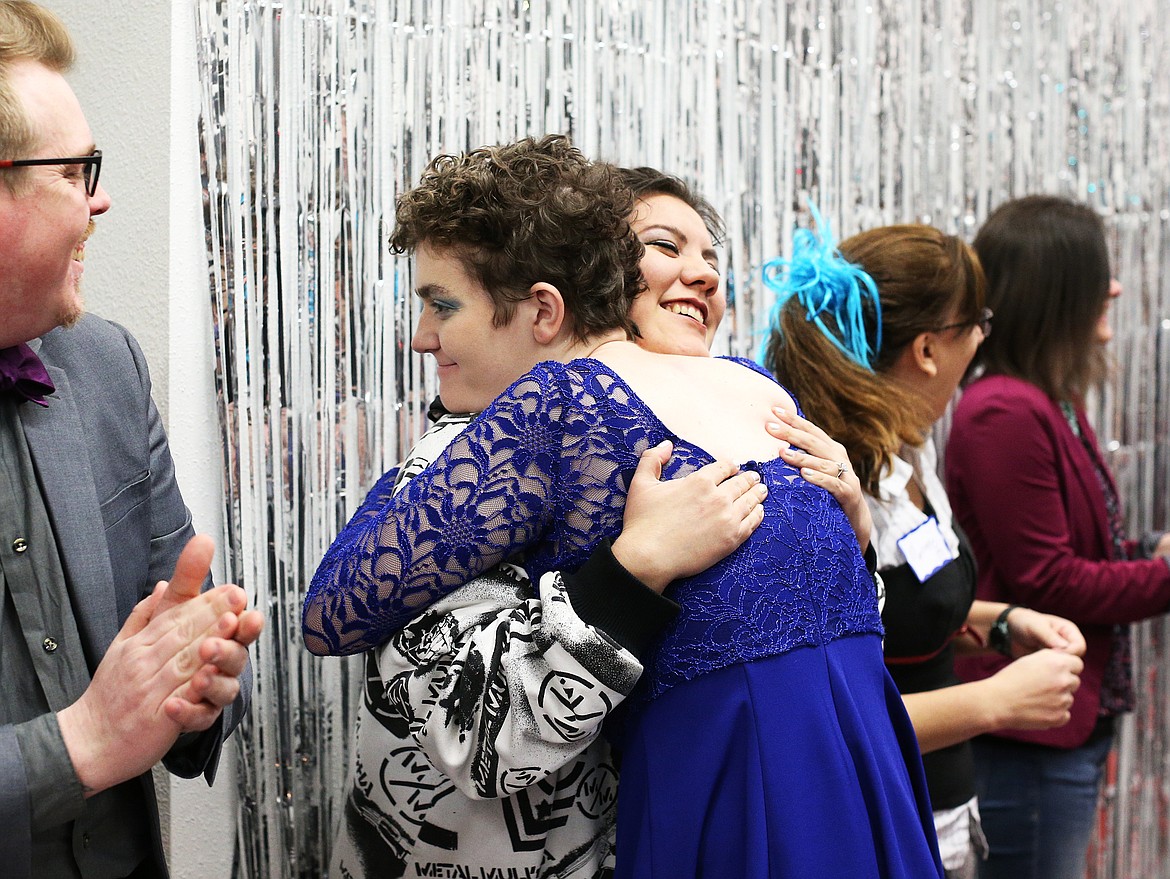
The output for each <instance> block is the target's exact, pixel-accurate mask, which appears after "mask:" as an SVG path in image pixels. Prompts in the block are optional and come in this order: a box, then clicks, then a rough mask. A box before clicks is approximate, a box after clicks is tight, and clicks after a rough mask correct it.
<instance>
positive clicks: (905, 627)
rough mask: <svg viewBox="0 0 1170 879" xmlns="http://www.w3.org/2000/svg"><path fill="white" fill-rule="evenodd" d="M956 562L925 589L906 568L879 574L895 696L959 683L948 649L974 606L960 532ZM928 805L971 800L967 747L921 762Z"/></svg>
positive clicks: (971, 568) (970, 564) (971, 569)
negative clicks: (884, 586)
mask: <svg viewBox="0 0 1170 879" xmlns="http://www.w3.org/2000/svg"><path fill="white" fill-rule="evenodd" d="M955 533H956V534H957V535H958V538H959V557H958V558H957V559H955V560H954V561H952V562H951V563H950V564H948V565H946V566H945V567H943V568H942V569H940V570H939V571H937V572H936V573H934V574H933V575H932V576H930V577H928V578H927V579H926V582H925V583H922V582H920V581H919V579H918V577H917V576H916V575H915V573H914V571H913V570H912V569H911V568H910V565H909V564H902V565H898V566H897V567H896V568H884V569H883V570H882V571H881V575H882V579H883V580H884V581H885V584H886V604H885V607H884V608H883V610H882V623H883V624H884V625H885V627H886V640H885V648H884V649H885V655H886V667H887V668H888V669H889V671H890V676H891V677H892V678H893V679H894V683H895V684H897V686H898V692H900V693H904V694H905V693H923V692H926V691H929V690H938V689H941V688H942V687H949V686H951V685H952V684H957V683H959V682H960V681H959V679H958V677H956V676H955V648H954V645H953V644H952V643H951V641H952V639H953V638H954V636H955V634H956V633H957V632H958V631H959V629H961V628H962V626H963V624H964V623H965V622H966V620H967V614H968V613H970V611H971V603H972V602H973V601H974V600H975V585H976V584H975V559H974V557H973V556H972V555H971V548H970V547H969V546H968V544H967V538H966V537H965V536H964V535H963V534H962V533H961V532H959V529H958V527H956V528H955ZM922 765H923V766H924V768H925V769H926V784H927V787H928V788H929V789H930V802H931V805H932V806H933V808H934V809H935V810H936V811H938V810H943V809H953V808H955V807H957V806H961V805H963V803H965V802H967V801H968V800H970V799H971V797H973V796H975V773H974V764H973V762H972V758H971V745H970V743H969V742H961V743H959V744H957V745H951V746H950V747H948V748H941V749H939V750H937V751H932V752H931V753H929V754H924V755H923V756H922Z"/></svg>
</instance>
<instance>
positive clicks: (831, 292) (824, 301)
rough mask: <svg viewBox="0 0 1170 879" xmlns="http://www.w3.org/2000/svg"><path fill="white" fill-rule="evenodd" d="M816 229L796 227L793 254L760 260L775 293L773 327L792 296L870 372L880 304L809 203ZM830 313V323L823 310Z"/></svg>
mask: <svg viewBox="0 0 1170 879" xmlns="http://www.w3.org/2000/svg"><path fill="white" fill-rule="evenodd" d="M808 209H809V213H810V214H812V219H813V223H814V224H815V229H798V230H797V231H796V234H795V236H794V237H793V241H792V258H791V259H784V258H783V257H777V258H776V259H773V260H769V261H768V262H766V263H764V285H765V286H766V287H768V289H770V290H774V291H775V292H776V294H777V298H776V305H775V306H774V307H773V309H772V320H771V324H772V326H776V325H777V321H778V318H779V315H780V311H781V309H783V308H784V306H785V305H787V303H788V300H789V299H791V298H793V297H796V299H797V301H798V302H799V303H800V304H801V307H802V308H803V309H804V312H805V320H807V321H809V322H810V323H812V324H814V325H815V326H816V327H817V329H819V330H820V331H821V332H822V333H824V335H825V338H827V339H828V340H829V341H830V342H832V343H833V344H834V345H835V346H836V347H837V348H839V349H840V350H841V351H842V353H844V354H845V356H847V357H848V358H849V359H850V360H852V361H853V362H854V363H856V364H857V365H858V366H862V367H864V368H865V369H868V370H869V371H870V372H872V371H873V358H874V357H875V355H876V354H877V352H878V351H879V350H880V349H881V347H882V303H881V298H880V297H879V296H878V289H877V285H876V284H875V283H874V282H873V278H871V277H870V276H869V274H868V273H867V272H866V271H865V270H864V269H863V268H861V267H860V266H857V265H854V264H853V263H851V262H849V261H848V260H847V259H845V258H844V257H843V256H841V252H840V251H839V250H838V249H837V242H836V241H835V240H834V239H833V230H832V228H831V227H830V225H829V223H828V221H827V220H825V219H824V218H823V217H822V216H821V212H820V211H818V210H817V208H816V205H814V204H812V203H811V202H809V206H808ZM867 305H868V306H869V308H870V310H871V312H872V318H871V320H872V326H873V332H872V336H873V339H872V341H871V339H870V333H869V332H868V331H867V329H866V314H865V312H866V306H867ZM825 314H829V315H831V316H832V318H833V327H832V328H830V327H829V326H828V325H827V324H826V323H825V320H824V315H825Z"/></svg>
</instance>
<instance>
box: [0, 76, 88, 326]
mask: <svg viewBox="0 0 1170 879" xmlns="http://www.w3.org/2000/svg"><path fill="white" fill-rule="evenodd" d="M8 78H9V82H10V83H11V84H12V87H13V89H14V90H15V92H16V93H17V94H18V95H19V96H20V98H21V100H22V102H23V105H24V110H25V113H26V115H27V118H28V121H29V123H30V124H31V126H32V130H33V131H34V132H35V134H36V137H37V147H36V148H35V149H34V150H33V151H32V153H31V154H30V155H28V156H4V157H3V158H12V159H29V158H33V159H35V158H52V157H58V156H60V157H65V156H84V155H88V154H89V153H91V152H92V151H93V148H94V144H93V135H92V134H90V130H89V126H88V125H87V124H86V122H85V115H84V114H83V113H82V112H81V105H80V104H79V103H78V102H77V97H76V96H75V95H74V94H73V90H72V89H71V88H70V87H69V85H68V83H66V82H65V79H64V78H63V77H62V76H61V75H60V74H59V73H55V72H53V71H51V70H49V69H48V68H47V67H45V66H43V65H41V64H38V63H36V62H31V61H20V62H17V63H16V64H14V65H13V66H12V67H11V68H10V69H9V71H8ZM83 170H84V169H83V166H81V165H42V166H33V167H28V168H24V169H22V170H20V171H19V172H17V171H16V170H15V169H13V170H8V171H5V172H4V173H5V174H14V173H20V174H23V175H25V176H24V178H23V179H22V180H20V181H12V182H19V185H18V187H17V190H16V191H15V192H13V191H12V189H10V188H9V186H8V185H7V183H8V182H10V181H5V182H2V183H0V229H3V230H4V234H3V235H0V314H3V315H4V321H3V325H2V326H0V347H8V346H10V345H14V344H17V343H19V342H26V341H28V340H29V339H33V338H36V337H37V336H40V335H42V334H44V333H47V332H48V331H49V330H51V329H53V328H54V327H56V326H61V325H68V324H70V323H73V322H75V321H76V320H77V319H78V318H79V317H80V316H81V314H82V310H83V307H82V301H81V291H80V286H81V275H82V272H83V270H84V269H83V267H82V263H81V260H82V259H83V258H84V256H85V239H86V238H88V237H89V235H90V233H91V232H92V231H93V223H92V218H93V217H95V216H97V215H98V214H101V213H105V211H106V210H108V209H109V207H110V199H109V196H108V195H107V194H106V191H105V190H104V189H103V188H102V187H101V186H100V185H99V186H98V190H97V193H96V194H95V195H94V196H93V197H92V198H91V197H89V196H87V195H86V192H85V184H84V182H83V179H82V176H83V175H82V172H83Z"/></svg>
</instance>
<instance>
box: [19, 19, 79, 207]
mask: <svg viewBox="0 0 1170 879" xmlns="http://www.w3.org/2000/svg"><path fill="white" fill-rule="evenodd" d="M74 57H75V51H74V48H73V40H72V39H70V37H69V32H68V31H67V30H66V29H65V25H64V24H62V23H61V19H59V18H58V17H57V16H56V15H54V14H53V13H52V12H50V11H49V10H47V9H44V8H42V7H40V6H38V5H37V4H35V3H29V2H27V0H0V159H24V158H28V156H29V153H31V152H32V151H33V150H34V149H36V147H37V134H36V132H35V131H33V129H32V124H31V123H30V122H29V120H28V116H27V114H26V113H25V111H24V104H23V103H22V101H21V100H20V96H19V95H17V94H16V91H15V90H14V89H13V88H12V83H11V82H10V81H9V71H11V69H12V66H13V65H14V64H16V63H17V62H18V61H34V62H36V63H38V64H43V65H44V66H45V67H47V68H48V69H49V70H54V71H56V72H58V73H64V72H65V71H67V70H68V69H69V68H70V67H72V66H73V60H74ZM25 170H26V169H25V168H5V169H4V172H5V173H4V174H3V175H0V178H2V179H3V180H4V182H5V184H6V185H7V186H8V188H9V191H15V190H16V188H17V187H18V186H19V185H20V182H21V181H23V179H24V172H25Z"/></svg>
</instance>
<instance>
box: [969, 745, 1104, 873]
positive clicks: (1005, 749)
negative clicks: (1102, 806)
mask: <svg viewBox="0 0 1170 879" xmlns="http://www.w3.org/2000/svg"><path fill="white" fill-rule="evenodd" d="M972 744H973V746H974V748H975V784H976V790H977V791H978V795H979V811H980V812H981V813H982V815H983V831H984V833H986V834H987V842H988V845H989V846H990V848H991V854H990V857H988V859H987V860H986V861H984V862H983V863H982V864H981V865H980V869H979V876H980V879H1084V875H1085V858H1086V851H1087V849H1088V846H1089V837H1090V836H1091V835H1092V832H1093V823H1094V818H1095V816H1096V814H1097V793H1098V788H1099V787H1100V783H1101V776H1102V773H1103V770H1104V766H1105V759H1106V758H1107V757H1108V756H1109V749H1110V747H1111V746H1112V744H1113V735H1112V733H1108V734H1105V735H1101V736H1094V737H1093V738H1092V739H1090V741H1089V742H1088V743H1087V744H1085V745H1082V746H1081V747H1079V748H1073V749H1072V750H1063V749H1060V748H1049V747H1046V746H1044V745H1032V744H1026V743H1023V742H1013V741H1010V740H1008V739H1000V738H995V737H994V736H981V737H979V738H976V739H974V740H973V742H972Z"/></svg>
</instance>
